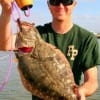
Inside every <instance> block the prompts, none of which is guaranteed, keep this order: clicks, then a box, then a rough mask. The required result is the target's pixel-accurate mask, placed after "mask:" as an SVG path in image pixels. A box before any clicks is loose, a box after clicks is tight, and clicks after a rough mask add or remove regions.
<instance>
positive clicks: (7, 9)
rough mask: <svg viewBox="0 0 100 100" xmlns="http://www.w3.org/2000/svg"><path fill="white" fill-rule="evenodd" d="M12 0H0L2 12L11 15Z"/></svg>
mask: <svg viewBox="0 0 100 100" xmlns="http://www.w3.org/2000/svg"><path fill="white" fill-rule="evenodd" d="M13 1H14V0H0V4H1V6H2V14H6V15H11V12H12V3H13Z"/></svg>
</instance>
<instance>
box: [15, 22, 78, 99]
mask: <svg viewBox="0 0 100 100" xmlns="http://www.w3.org/2000/svg"><path fill="white" fill-rule="evenodd" d="M18 25H19V28H20V32H19V33H18V34H17V37H16V43H15V45H16V48H17V50H16V51H15V55H16V57H17V58H18V69H19V73H20V77H21V80H22V83H23V85H24V87H25V88H26V89H27V90H28V91H30V92H31V93H32V94H33V95H35V96H38V97H40V98H41V99H43V100H77V97H76V95H75V90H77V87H76V85H75V82H74V78H73V73H72V70H71V67H70V64H69V62H68V61H67V59H66V57H65V56H64V54H63V53H62V52H61V51H60V50H59V49H57V48H56V47H55V46H53V45H51V44H49V43H47V42H45V41H44V40H43V39H42V38H41V36H40V34H39V32H38V30H37V29H36V27H35V26H34V25H33V24H31V23H28V22H21V21H19V20H18Z"/></svg>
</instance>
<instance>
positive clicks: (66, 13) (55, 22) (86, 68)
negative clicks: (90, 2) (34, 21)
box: [0, 0, 100, 100]
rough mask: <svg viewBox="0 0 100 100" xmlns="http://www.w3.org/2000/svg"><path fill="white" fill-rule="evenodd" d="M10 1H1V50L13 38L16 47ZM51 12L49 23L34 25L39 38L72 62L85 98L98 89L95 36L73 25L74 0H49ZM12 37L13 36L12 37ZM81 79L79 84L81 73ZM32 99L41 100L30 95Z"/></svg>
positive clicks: (76, 79)
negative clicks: (39, 35) (53, 46)
mask: <svg viewBox="0 0 100 100" xmlns="http://www.w3.org/2000/svg"><path fill="white" fill-rule="evenodd" d="M12 2H13V0H1V1H0V3H1V4H2V14H1V16H0V49H1V50H10V49H11V41H12V40H13V42H12V44H13V47H12V48H13V49H14V48H15V39H16V36H11V27H10V26H11V25H10V24H11V22H10V20H11V3H12ZM47 4H48V7H49V9H50V12H51V14H52V22H51V23H48V24H45V25H44V26H37V29H38V30H39V32H40V34H41V36H42V38H43V39H44V40H45V41H47V42H49V43H51V44H53V45H55V46H57V47H58V48H59V49H60V50H61V51H62V52H63V53H64V54H65V56H66V58H67V59H68V61H69V62H70V64H71V67H72V71H73V74H74V78H75V82H76V84H78V85H80V86H79V89H78V91H79V93H78V94H77V96H78V99H79V100H86V97H87V96H90V95H92V94H93V93H94V92H95V91H96V89H97V88H98V82H97V67H96V66H97V65H99V64H100V59H99V50H98V43H97V39H96V37H95V36H94V35H93V34H92V33H91V32H89V31H87V30H85V29H83V28H81V27H79V26H77V25H75V24H73V22H72V12H73V9H74V7H75V6H76V1H75V0H48V1H47ZM12 38H13V39H12ZM82 73H84V82H83V83H82V84H80V80H81V74H82ZM32 98H33V100H41V99H39V98H38V97H35V96H33V97H32Z"/></svg>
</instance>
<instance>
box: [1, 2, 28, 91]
mask: <svg viewBox="0 0 100 100" xmlns="http://www.w3.org/2000/svg"><path fill="white" fill-rule="evenodd" d="M14 9H16V12H17V14H18V15H17V16H18V18H17V19H21V16H20V12H19V10H18V7H17V5H16V4H15V3H14V2H13V3H12V17H13V20H14V21H15V22H17V19H16V18H15V16H14V14H13V13H14ZM27 9H28V12H26V11H24V14H25V16H26V17H29V16H30V10H29V8H27ZM12 55H13V34H12V32H11V50H10V53H9V57H10V58H9V59H10V61H9V65H8V70H7V72H6V75H5V78H4V80H3V82H2V83H1V84H0V92H2V90H3V89H4V88H5V85H6V84H7V82H8V80H9V76H10V74H11V70H12V62H13V61H12V58H13V57H12ZM5 57H7V56H4V57H3V58H2V59H4V58H5Z"/></svg>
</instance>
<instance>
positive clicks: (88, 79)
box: [79, 66, 98, 100]
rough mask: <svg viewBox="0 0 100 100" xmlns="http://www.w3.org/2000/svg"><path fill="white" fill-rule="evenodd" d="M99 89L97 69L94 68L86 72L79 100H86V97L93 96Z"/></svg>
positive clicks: (80, 88)
mask: <svg viewBox="0 0 100 100" xmlns="http://www.w3.org/2000/svg"><path fill="white" fill-rule="evenodd" d="M97 88H98V79H97V67H96V66H94V67H92V68H90V69H88V70H87V71H85V72H84V83H83V84H82V85H81V86H80V87H79V94H80V95H81V96H80V99H79V100H85V96H90V95H92V94H93V93H94V92H95V91H96V90H97Z"/></svg>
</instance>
